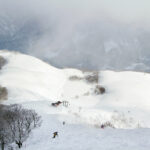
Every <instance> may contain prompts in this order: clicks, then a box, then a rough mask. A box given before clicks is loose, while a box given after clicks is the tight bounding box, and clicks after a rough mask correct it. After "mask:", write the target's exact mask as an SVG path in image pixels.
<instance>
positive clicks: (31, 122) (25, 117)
mask: <svg viewBox="0 0 150 150" xmlns="http://www.w3.org/2000/svg"><path fill="white" fill-rule="evenodd" d="M8 108H9V109H6V110H5V112H4V114H3V118H2V120H3V122H5V123H6V124H7V125H8V130H9V131H10V133H11V135H9V136H10V137H11V140H10V141H13V142H15V143H16V144H17V145H18V148H21V147H22V144H23V142H24V141H25V140H26V139H27V138H28V136H29V134H30V132H31V130H32V129H33V128H35V127H37V126H40V125H41V117H39V116H38V114H37V113H36V112H35V111H33V110H27V109H24V108H22V106H21V105H17V104H15V105H10V106H9V107H8ZM4 127H5V126H4ZM4 131H5V133H6V130H4ZM1 145H2V144H1Z"/></svg>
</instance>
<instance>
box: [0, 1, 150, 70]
mask: <svg viewBox="0 0 150 150" xmlns="http://www.w3.org/2000/svg"><path fill="white" fill-rule="evenodd" d="M149 41H150V1H149V0H142V1H141V0H43V1H42V0H13V1H10V0H0V49H9V50H17V51H21V52H23V53H26V54H29V55H33V56H36V57H38V58H41V59H43V60H45V61H47V62H49V63H50V64H52V65H54V66H56V67H59V68H64V67H75V68H81V69H87V70H96V69H103V70H104V69H113V70H138V71H149V70H150V67H149V65H150V59H149V58H150V42H149Z"/></svg>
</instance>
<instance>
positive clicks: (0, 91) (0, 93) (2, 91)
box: [0, 86, 8, 100]
mask: <svg viewBox="0 0 150 150" xmlns="http://www.w3.org/2000/svg"><path fill="white" fill-rule="evenodd" d="M7 97H8V91H7V89H6V88H5V87H1V86H0V100H6V99H7Z"/></svg>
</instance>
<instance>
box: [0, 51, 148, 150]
mask: <svg viewBox="0 0 150 150" xmlns="http://www.w3.org/2000/svg"><path fill="white" fill-rule="evenodd" d="M0 56H3V57H4V58H5V59H7V61H8V62H7V64H6V65H5V66H4V67H3V68H2V70H0V85H1V86H4V87H6V88H7V89H8V93H9V95H8V100H6V101H4V102H3V103H4V104H14V103H18V104H22V105H23V106H24V107H25V108H31V109H35V111H36V112H37V113H38V114H39V115H41V116H42V125H41V127H40V128H37V129H35V130H33V132H32V134H31V135H30V137H29V138H28V139H27V141H26V142H25V143H24V144H23V147H22V150H50V149H52V150H60V149H61V150H100V149H102V150H149V149H150V140H149V139H150V129H149V128H150V92H149V89H150V75H149V74H148V73H138V72H113V71H100V72H98V74H97V75H98V79H99V80H98V82H93V83H91V82H88V81H87V80H86V77H87V76H89V75H91V74H93V73H92V72H88V71H80V70H76V69H62V70H61V69H57V68H54V67H52V66H50V65H49V64H46V63H44V62H42V61H41V60H39V59H36V58H34V57H31V56H27V55H23V54H20V53H15V52H8V51H5V52H4V51H1V52H0ZM97 85H100V86H103V87H105V89H106V92H105V93H104V94H96V93H95V88H96V86H97ZM56 101H67V102H68V107H65V106H63V105H62V104H61V105H60V106H58V107H53V106H51V103H52V102H56ZM63 122H65V124H63ZM106 123H109V124H110V125H111V127H106V128H104V129H102V128H101V125H103V124H106ZM55 131H58V134H59V136H58V137H56V138H55V139H53V138H52V136H53V132H55Z"/></svg>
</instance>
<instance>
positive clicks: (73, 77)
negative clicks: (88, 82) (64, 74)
mask: <svg viewBox="0 0 150 150" xmlns="http://www.w3.org/2000/svg"><path fill="white" fill-rule="evenodd" d="M82 79H83V78H82V77H78V76H76V75H74V76H70V77H69V80H71V81H78V80H82Z"/></svg>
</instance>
